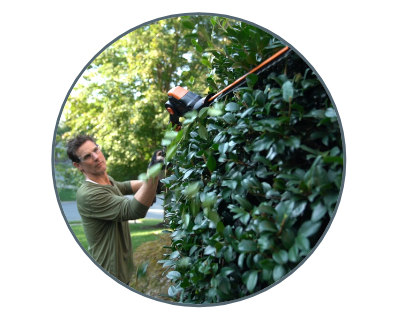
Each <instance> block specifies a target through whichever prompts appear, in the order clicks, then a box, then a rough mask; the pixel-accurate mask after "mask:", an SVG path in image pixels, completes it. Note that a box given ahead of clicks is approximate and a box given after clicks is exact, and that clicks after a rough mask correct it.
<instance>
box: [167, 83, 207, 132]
mask: <svg viewBox="0 0 400 320" xmlns="http://www.w3.org/2000/svg"><path fill="white" fill-rule="evenodd" d="M212 96H213V94H209V95H208V96H206V97H204V98H202V97H200V96H199V95H197V94H195V93H193V92H190V91H188V90H186V89H184V88H182V87H175V88H173V89H171V90H170V91H169V92H168V101H167V102H166V103H165V108H166V109H167V111H168V112H169V114H170V115H169V117H170V121H171V122H172V124H173V125H177V126H178V127H177V130H179V129H180V127H181V125H182V124H181V123H180V122H179V117H183V116H184V115H185V113H187V112H189V111H191V110H197V111H199V110H200V109H201V108H203V107H206V106H208V100H209V99H210V98H211V97H212Z"/></svg>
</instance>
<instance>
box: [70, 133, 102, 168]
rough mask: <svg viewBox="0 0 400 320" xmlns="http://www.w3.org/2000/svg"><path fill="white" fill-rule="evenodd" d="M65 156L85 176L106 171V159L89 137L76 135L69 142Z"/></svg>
mask: <svg viewBox="0 0 400 320" xmlns="http://www.w3.org/2000/svg"><path fill="white" fill-rule="evenodd" d="M67 154H68V157H69V158H70V159H71V161H72V164H73V165H74V167H75V168H77V169H79V170H80V171H81V172H82V173H83V174H84V175H86V176H92V175H99V174H103V173H104V172H105V171H106V169H107V165H106V159H105V158H104V155H103V153H102V152H101V150H100V147H99V146H98V145H97V144H96V142H95V140H94V139H93V138H92V137H91V136H88V135H78V136H77V137H75V138H74V139H71V140H69V141H68V142H67Z"/></svg>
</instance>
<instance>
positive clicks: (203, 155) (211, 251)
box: [159, 18, 343, 304]
mask: <svg viewBox="0 0 400 320" xmlns="http://www.w3.org/2000/svg"><path fill="white" fill-rule="evenodd" d="M224 21H225V20H224V19H219V18H213V20H212V24H213V25H214V26H217V27H218V28H219V29H221V28H222V29H223V32H224V36H225V37H226V38H227V39H229V41H230V44H229V45H226V46H224V45H223V46H222V49H221V48H218V49H216V47H217V46H218V44H216V45H213V48H210V50H209V51H208V52H209V53H207V54H205V57H206V58H207V59H208V61H209V62H210V63H211V67H213V68H214V69H215V72H214V73H211V74H212V77H209V79H207V81H208V84H209V85H210V86H211V89H212V88H214V89H215V90H217V89H220V88H222V87H224V86H225V85H226V84H227V83H231V82H233V80H234V79H235V78H236V77H238V76H240V75H242V74H244V73H246V72H247V71H248V69H249V68H252V67H253V66H255V65H257V64H258V63H260V62H261V61H263V60H264V59H266V58H267V57H269V56H270V55H272V54H273V53H274V52H275V51H276V50H279V49H280V48H281V47H282V43H280V42H279V40H277V39H274V38H273V37H272V36H271V35H269V34H267V33H266V32H264V31H262V30H259V29H257V28H255V27H253V26H249V25H247V24H245V23H239V24H235V25H232V24H229V23H228V22H224ZM210 47H211V45H210ZM185 118H186V119H185V121H184V123H183V127H182V130H181V131H179V132H178V133H177V132H174V131H173V129H172V128H170V130H168V131H167V132H166V133H165V137H164V143H165V144H167V145H168V152H167V161H168V162H169V164H170V165H171V166H172V168H173V174H172V175H170V176H169V177H167V178H165V179H164V180H163V182H164V183H165V184H166V186H167V187H168V188H169V189H170V190H171V191H170V193H168V194H167V195H166V197H167V199H168V202H169V204H168V205H167V206H166V211H167V215H166V217H167V219H168V221H169V227H170V229H171V230H172V234H171V245H170V246H169V247H166V249H168V253H167V254H166V258H165V259H164V260H161V261H159V262H160V263H162V264H163V265H164V267H166V268H167V270H168V271H169V272H167V277H168V278H169V279H171V280H172V282H173V284H172V285H171V287H170V288H169V291H168V293H169V295H170V296H171V297H174V298H175V299H176V301H180V302H184V303H195V304H207V303H218V302H224V301H230V300H234V299H238V298H241V297H245V296H248V295H251V294H253V293H255V292H257V291H259V290H262V289H264V288H267V287H268V286H270V285H272V284H273V283H275V282H276V281H278V280H279V279H281V278H282V277H284V276H285V275H286V274H287V273H288V272H289V271H291V270H293V269H294V268H296V266H297V265H298V264H299V263H300V262H301V261H302V260H303V259H304V258H305V257H306V256H307V255H308V254H309V253H310V251H311V250H312V249H313V247H314V246H315V245H316V243H317V242H318V240H319V239H320V237H321V235H322V234H323V232H324V231H325V229H326V227H327V225H328V223H329V222H330V220H331V218H332V215H333V212H334V210H335V207H336V205H337V201H338V196H339V192H340V188H341V182H342V170H343V149H342V140H341V132H340V127H339V123H338V119H337V114H336V112H335V109H334V108H333V106H332V103H331V101H330V100H329V98H328V96H327V93H326V91H325V90H324V88H323V86H322V84H321V83H320V81H319V80H318V79H317V77H316V76H315V75H314V74H313V72H312V71H311V70H310V68H309V67H308V66H307V64H306V63H305V62H304V61H303V60H302V59H301V58H300V57H298V56H297V55H296V54H295V53H294V52H292V53H291V54H290V55H288V56H286V57H285V58H283V59H281V60H280V61H279V62H277V63H275V64H274V65H273V66H272V67H270V68H268V69H267V70H266V71H265V72H263V73H262V74H259V75H258V76H257V75H252V76H250V77H248V81H247V86H245V87H242V88H239V89H238V90H237V91H236V92H235V94H233V95H230V96H227V97H226V98H225V99H224V100H223V101H219V102H216V103H214V104H213V105H212V106H210V107H206V108H203V109H201V110H200V112H198V113H197V112H191V113H188V114H186V117H185Z"/></svg>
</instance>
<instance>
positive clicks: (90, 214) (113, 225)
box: [76, 176, 149, 283]
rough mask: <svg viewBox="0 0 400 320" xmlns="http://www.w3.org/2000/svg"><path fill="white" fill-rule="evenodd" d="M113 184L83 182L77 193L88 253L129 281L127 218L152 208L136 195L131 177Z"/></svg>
mask: <svg viewBox="0 0 400 320" xmlns="http://www.w3.org/2000/svg"><path fill="white" fill-rule="evenodd" d="M109 179H110V182H111V183H112V185H100V184H95V183H93V182H90V181H85V182H83V184H82V186H81V187H80V188H79V190H78V192H77V194H76V201H77V205H78V211H79V214H80V215H81V217H82V224H83V229H84V232H85V236H86V239H87V242H88V245H89V247H88V251H89V254H90V255H91V256H92V257H93V258H94V259H95V260H96V261H97V262H98V263H99V264H100V265H101V266H102V267H103V268H104V269H105V270H106V271H107V272H109V273H110V274H112V275H113V276H114V277H116V278H117V279H119V280H120V281H122V282H124V283H127V282H128V281H129V280H130V279H131V277H132V275H133V250H132V241H131V235H130V230H129V222H128V220H135V219H140V218H144V217H145V216H146V213H147V211H148V209H149V207H148V206H145V205H143V204H142V203H140V202H139V201H137V200H136V199H135V198H133V199H132V200H130V199H128V198H126V197H124V195H128V194H133V192H132V187H131V184H130V182H129V181H125V182H117V181H114V179H113V178H111V177H110V176H109Z"/></svg>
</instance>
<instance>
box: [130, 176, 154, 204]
mask: <svg viewBox="0 0 400 320" xmlns="http://www.w3.org/2000/svg"><path fill="white" fill-rule="evenodd" d="M157 184H158V176H157V177H155V178H149V179H148V180H147V182H142V186H141V187H140V189H139V190H138V191H137V192H136V194H135V196H134V197H135V199H136V200H137V201H139V202H140V203H141V204H144V205H145V206H148V207H151V205H152V204H153V200H154V197H155V195H156V190H157Z"/></svg>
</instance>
